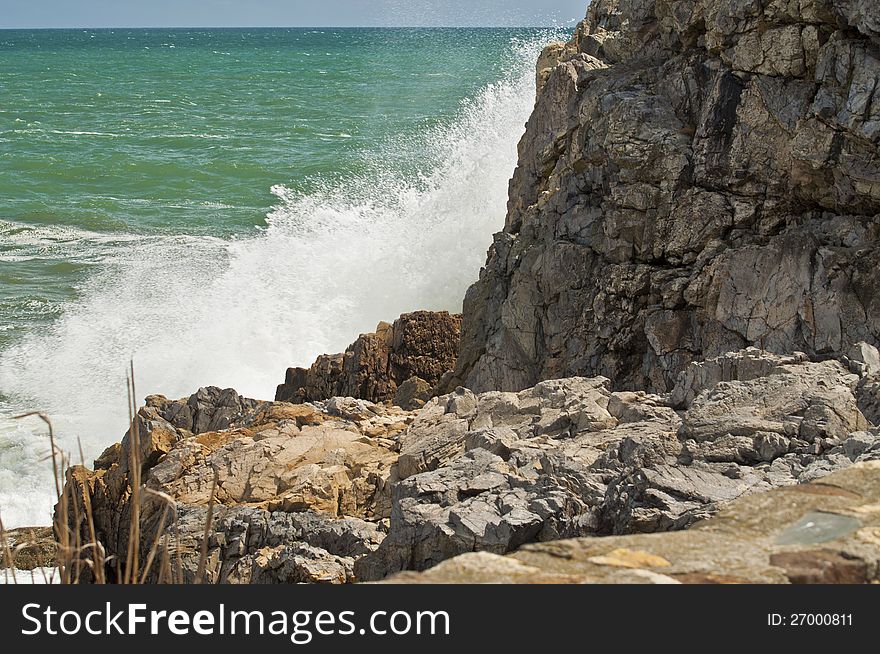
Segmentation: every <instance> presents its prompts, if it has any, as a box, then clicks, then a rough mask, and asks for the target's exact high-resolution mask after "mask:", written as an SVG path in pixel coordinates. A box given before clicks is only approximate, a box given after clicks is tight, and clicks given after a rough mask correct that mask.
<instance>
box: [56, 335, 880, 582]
mask: <svg viewBox="0 0 880 654" xmlns="http://www.w3.org/2000/svg"><path fill="white" fill-rule="evenodd" d="M865 379H868V378H865ZM865 379H860V378H859V377H858V376H857V375H854V374H852V373H850V372H849V371H848V369H847V368H846V367H845V366H844V365H843V364H842V363H841V362H839V361H833V360H829V361H821V362H814V361H807V360H804V357H803V356H801V355H795V356H787V357H781V356H778V355H773V354H769V353H762V352H760V351H758V350H754V349H752V350H745V351H742V352H739V353H727V354H725V355H723V356H721V357H719V358H717V359H712V360H708V361H705V362H703V363H700V364H696V363H695V364H692V365H691V366H690V367H689V368H688V369H687V370H686V371H685V372H683V373H682V376H681V388H683V389H687V390H686V392H683V393H681V392H673V393H669V394H668V395H666V396H659V395H651V394H648V393H645V392H630V391H618V392H613V391H611V390H610V382H609V380H607V379H605V378H593V379H587V378H569V379H560V380H550V381H545V382H542V383H540V384H538V385H536V386H535V387H533V388H530V389H527V390H524V391H521V392H519V393H502V392H495V391H493V392H487V393H481V394H475V393H473V392H471V391H469V390H467V389H464V388H459V389H457V390H456V391H455V392H453V393H450V394H448V395H445V396H442V397H436V398H433V399H431V400H430V401H429V402H428V403H427V404H426V405H425V406H424V408H423V409H421V410H420V411H419V412H418V413H415V414H413V413H409V412H406V411H403V410H402V409H399V408H397V407H392V406H388V405H377V404H373V403H370V402H368V401H366V400H361V399H355V398H331V399H330V400H327V401H324V402H317V403H311V404H301V405H294V404H288V403H283V402H256V401H253V400H247V399H244V398H241V397H239V396H238V395H237V394H235V393H234V392H233V391H220V390H219V389H202V390H201V391H199V393H197V394H196V395H194V396H192V397H191V398H188V399H186V400H180V401H175V402H172V401H169V400H166V399H165V398H162V397H159V396H154V397H151V398H150V399H149V401H148V404H147V406H145V407H144V408H142V409H141V410H140V411H139V413H138V418H137V421H136V424H137V426H138V430H137V432H132V433H129V434H127V435H126V438H125V439H124V440H123V442H122V444H120V445H118V446H115V447H113V448H109V449H108V450H107V452H105V453H104V455H102V457H101V459H100V460H99V461H100V464H101V465H100V466H97V467H96V471H95V472H91V471H88V470H85V469H84V468H75V469H73V470H72V471H71V473H70V474H69V476H68V484H67V492H68V493H69V496H68V497H70V498H71V500H72V501H73V502H76V506H77V507H78V510H77V511H74V512H73V516H70V515H69V516H68V518H69V519H70V521H71V526H72V528H73V529H75V530H78V533H79V534H80V536H81V538H83V539H85V538H86V537H87V535H88V529H87V525H86V523H85V522H84V520H83V516H84V515H85V513H84V507H85V506H86V504H87V503H88V504H89V505H90V506H91V507H92V508H93V510H94V517H95V527H96V531H97V534H98V538H99V540H100V541H101V544H102V546H103V548H104V550H105V551H106V553H107V555H108V556H111V557H114V558H113V560H114V561H117V562H118V563H119V564H120V565H122V566H124V564H125V561H126V557H127V556H128V547H129V540H128V539H129V532H128V524H129V521H130V519H131V515H132V509H133V507H132V491H131V487H130V484H131V480H132V477H133V475H132V472H133V471H132V468H131V453H132V445H133V443H134V441H135V438H134V436H135V435H137V436H140V434H141V431H143V434H144V438H138V441H139V443H140V449H139V450H138V451H139V453H140V458H139V459H138V462H139V463H140V473H141V476H142V479H143V488H142V489H141V492H140V495H141V500H140V511H141V518H142V524H141V530H140V539H139V541H138V542H139V547H140V549H141V551H142V552H147V551H150V549H151V548H152V546H153V544H154V543H157V542H159V543H160V547H159V549H160V551H161V552H169V553H174V556H172V557H170V558H171V560H172V562H173V565H172V564H171V563H167V564H164V563H163V564H160V563H159V562H161V561H163V558H162V556H159V557H158V558H157V559H156V561H155V562H154V563H155V564H154V565H153V567H152V568H151V569H150V571H149V573H148V578H150V579H158V578H166V577H163V575H166V576H167V575H168V574H171V573H170V572H169V570H171V571H172V572H174V571H176V572H175V574H178V576H179V577H180V578H181V579H182V580H184V581H194V580H195V579H196V578H197V569H198V561H199V556H200V552H201V549H202V539H203V533H204V529H205V524H206V521H207V506H208V505H209V503H210V502H211V497H212V496H211V491H212V489H213V490H214V495H213V498H214V505H215V506H214V512H213V518H212V523H211V526H210V530H209V541H208V544H207V553H208V558H207V565H206V571H205V579H206V580H207V581H210V582H216V583H276V582H277V583H294V582H296V583H299V582H304V583H305V582H309V583H311V582H315V583H348V582H352V581H363V580H377V579H381V578H384V577H385V576H387V575H388V574H391V573H395V572H399V571H401V570H407V569H413V570H422V569H426V568H429V567H431V566H433V565H436V564H438V563H440V562H442V561H444V560H446V559H449V558H451V557H454V556H457V555H459V554H462V553H465V552H472V551H480V552H490V553H495V554H506V553H507V552H510V551H512V550H515V549H517V548H519V547H521V546H523V545H525V544H528V543H534V542H548V541H553V540H559V539H562V538H569V537H577V536H589V535H609V534H629V533H638V532H660V531H669V530H679V529H684V528H688V527H690V526H691V525H693V524H694V523H696V522H698V521H699V520H701V519H704V518H706V517H709V516H711V515H712V514H714V513H715V512H716V511H717V510H718V509H719V507H723V506H725V505H727V504H728V503H730V502H732V501H734V500H736V499H737V498H740V497H742V496H744V495H747V494H752V493H757V492H762V491H766V490H769V489H772V488H774V487H779V486H789V485H795V484H798V483H805V482H810V481H813V480H815V479H818V478H820V477H823V476H825V475H828V474H830V473H832V472H834V471H836V470H840V469H843V468H846V467H848V466H850V465H852V464H853V463H854V462H864V461H872V460H880V430H878V428H877V426H876V425H870V424H869V422H868V421H867V420H866V419H865V417H864V415H863V414H862V413H861V412H860V411H859V408H858V405H857V399H856V395H855V394H854V393H857V392H858V389H859V388H860V385H861V383H862V382H864V381H865ZM694 394H696V396H695V397H693V398H692V399H689V400H686V401H684V403H683V404H682V403H681V402H680V401H679V400H678V398H679V397H686V398H687V397H690V396H692V395H694ZM193 406H198V407H199V409H198V411H190V414H189V417H186V418H185V419H184V418H181V416H182V415H184V412H185V410H189V409H190V408H192V407H193ZM676 407H678V408H676ZM198 416H204V417H205V418H204V419H201V418H199V417H198ZM171 419H179V421H178V424H180V425H182V426H181V427H177V426H175V425H174V424H172V423H171V422H169V420H171ZM215 420H221V421H222V422H221V423H220V424H224V425H226V427H225V428H224V429H221V430H219V431H198V430H199V429H202V428H209V427H210V426H211V425H214V424H217V423H216V422H214V421H215ZM190 428H195V430H196V432H193V431H190ZM215 484H216V485H215ZM169 503H170V504H169ZM171 508H173V511H172V510H171ZM175 515H176V516H177V520H176V522H174V519H173V516H175ZM77 518H78V519H79V522H77V521H76V520H77ZM177 553H179V554H180V556H179V558H178V556H177ZM144 561H145V559H144V557H142V558H141V559H140V563H141V565H143V563H144ZM114 574H115V572H114V571H113V570H108V578H110V579H113V578H114V577H113V575H114Z"/></svg>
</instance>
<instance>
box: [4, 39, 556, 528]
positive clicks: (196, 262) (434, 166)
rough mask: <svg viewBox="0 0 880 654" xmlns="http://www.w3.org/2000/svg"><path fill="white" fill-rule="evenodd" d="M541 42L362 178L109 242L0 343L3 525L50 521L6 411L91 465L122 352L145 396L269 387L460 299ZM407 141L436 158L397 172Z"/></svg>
mask: <svg viewBox="0 0 880 654" xmlns="http://www.w3.org/2000/svg"><path fill="white" fill-rule="evenodd" d="M542 43H543V42H541V43H539V42H534V43H528V44H516V45H515V47H517V48H518V56H517V57H516V64H515V65H514V66H512V68H511V70H509V71H508V72H507V74H506V75H505V76H504V78H503V79H501V80H500V81H499V82H498V83H495V84H492V85H490V86H488V87H486V88H485V89H484V90H483V91H482V92H480V93H479V94H478V95H477V96H476V97H475V98H473V99H472V100H470V101H468V102H467V103H465V104H464V105H463V106H462V108H461V111H460V114H459V116H458V118H457V119H456V120H454V121H452V122H451V123H450V124H447V125H445V126H442V127H439V128H435V129H433V130H430V131H429V132H428V133H426V134H422V135H419V136H407V137H401V138H400V139H398V140H395V141H394V142H393V143H391V144H389V148H388V150H387V151H386V152H384V153H380V154H379V155H377V156H376V158H375V160H373V161H371V162H368V165H367V166H366V169H367V170H368V172H367V173H364V174H362V175H361V176H359V177H355V178H347V179H341V180H336V181H327V183H326V184H324V186H323V190H321V191H319V192H312V193H310V194H301V193H297V192H296V191H295V190H293V189H290V188H287V187H284V186H277V187H275V188H274V189H273V192H274V193H275V195H276V196H277V198H278V203H277V205H276V208H275V209H274V210H273V211H272V213H271V214H270V215H269V217H268V226H267V227H266V228H265V229H264V230H262V231H260V232H258V233H257V234H255V235H254V236H253V237H250V238H240V239H237V240H226V239H220V238H212V237H194V236H165V237H151V238H149V239H147V238H135V239H133V240H129V241H125V240H124V239H121V238H119V237H118V235H117V236H116V237H114V243H113V245H114V247H112V248H107V249H106V251H105V252H104V254H105V257H104V259H103V261H102V265H101V266H100V268H101V271H100V272H99V273H98V274H96V275H95V276H94V277H93V278H92V279H91V280H90V281H89V282H88V285H87V287H86V288H85V289H84V292H83V294H82V299H81V300H80V301H78V302H76V303H74V304H73V305H71V306H67V307H65V310H64V313H63V315H62V316H61V317H60V318H59V319H58V320H57V321H56V322H55V323H54V324H53V325H52V326H51V327H50V328H49V329H48V330H46V331H45V332H44V333H34V334H31V335H29V336H27V337H25V338H24V340H23V341H21V342H19V343H18V344H16V345H15V346H13V347H11V348H10V349H8V350H7V351H4V352H0V400H4V399H5V402H6V406H5V407H3V406H0V511H2V515H3V518H4V521H5V523H6V525H7V526H9V527H14V526H16V525H31V524H40V523H46V522H47V520H48V518H49V515H50V511H51V505H52V489H53V485H52V481H51V476H50V473H49V464H48V463H46V462H45V460H44V458H45V456H46V454H47V453H48V442H47V440H46V438H45V436H44V435H43V434H44V430H43V429H42V424H41V423H39V421H36V422H35V421H33V420H31V421H25V422H16V421H13V420H11V419H10V418H9V416H11V415H12V414H13V413H14V412H16V411H19V410H25V409H27V410H33V409H37V410H41V411H45V412H47V413H48V414H50V415H51V416H52V418H53V420H54V422H55V426H56V430H57V433H58V434H59V439H60V442H61V444H62V447H63V448H65V449H66V450H68V451H71V452H76V451H77V439H80V440H81V442H82V445H83V449H84V451H85V456H86V457H87V461H88V460H89V459H90V458H92V457H94V456H95V455H96V454H98V453H100V451H101V450H102V449H103V448H104V447H106V446H107V445H109V444H110V443H112V442H114V441H117V440H118V439H119V438H120V437H121V436H122V434H123V432H124V431H125V427H126V422H127V413H126V384H125V370H126V366H127V364H128V362H129V360H130V359H133V361H134V365H135V368H136V372H137V386H138V387H137V390H138V395H139V396H140V397H141V398H143V397H144V396H145V395H147V394H151V393H162V394H164V395H166V396H169V397H183V396H186V395H189V394H190V393H192V392H194V391H195V390H196V389H198V388H199V387H200V386H207V385H216V386H221V387H233V388H235V389H237V390H238V391H239V392H241V393H243V394H245V395H249V396H252V397H258V398H269V399H271V398H272V397H273V396H274V390H275V386H276V385H277V384H278V383H280V382H281V381H282V380H283V377H284V371H285V369H286V368H287V367H288V366H290V365H292V364H299V365H301V364H308V363H309V362H310V361H311V360H312V359H313V358H314V357H315V356H316V355H318V354H320V353H323V352H335V351H341V350H342V349H344V347H345V346H346V345H347V344H348V343H349V342H351V341H352V340H353V339H354V338H355V337H356V336H357V334H358V333H360V332H364V331H369V330H372V329H373V328H375V326H376V324H377V323H378V322H379V321H380V320H391V319H394V318H395V317H397V316H398V315H399V314H400V313H402V312H406V311H410V310H416V309H437V310H439V309H447V310H452V311H459V310H460V309H461V301H462V297H463V296H464V292H465V290H466V289H467V287H468V285H469V284H471V283H472V282H473V281H474V280H475V279H476V277H477V275H478V272H479V269H480V266H481V265H482V264H483V262H484V260H485V253H486V249H487V247H488V245H489V244H490V243H491V238H492V234H493V233H494V232H496V231H498V230H499V229H500V228H501V227H502V225H503V223H504V214H505V208H506V199H507V185H508V180H509V178H510V175H511V173H512V171H513V169H514V166H515V164H516V144H517V141H518V140H519V138H520V135H521V134H522V132H523V126H524V124H525V121H526V120H527V118H528V116H529V113H530V111H531V109H532V106H533V102H534V68H533V66H534V61H535V58H536V55H537V52H538V50H539V48H540V46H541V44H542ZM404 150H405V151H407V152H408V153H409V154H410V155H414V156H412V157H410V158H411V159H412V160H421V161H428V162H430V165H427V166H424V165H423V166H415V167H411V170H412V172H411V173H405V174H403V173H401V172H400V170H399V169H400V166H394V165H391V163H389V162H390V161H393V160H394V159H395V158H396V157H398V155H399V154H400V152H401V151H404ZM56 236H58V235H57V234H56ZM33 237H34V235H33V234H28V235H22V236H21V238H33ZM89 237H91V238H89ZM48 240H49V242H52V240H53V239H52V238H51V237H50V238H48ZM98 240H99V239H97V238H95V237H93V235H86V238H85V239H84V241H83V247H85V248H90V247H94V246H95V245H96V241H98ZM4 396H5V398H4ZM78 458H79V457H78V455H75V456H74V459H75V460H78Z"/></svg>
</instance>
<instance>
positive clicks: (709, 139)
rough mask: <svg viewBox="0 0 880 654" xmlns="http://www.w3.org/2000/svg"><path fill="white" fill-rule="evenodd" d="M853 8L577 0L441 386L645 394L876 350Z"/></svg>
mask: <svg viewBox="0 0 880 654" xmlns="http://www.w3.org/2000/svg"><path fill="white" fill-rule="evenodd" d="M877 15H878V12H877V6H876V2H875V1H874V0H847V1H846V2H839V1H837V0H835V1H833V2H832V0H799V1H797V2H791V1H788V0H760V1H755V0H725V1H724V2H717V1H716V0H676V1H675V2H673V1H671V0H594V2H593V3H592V5H591V6H590V9H589V15H588V17H587V19H586V21H585V22H584V23H582V24H581V25H580V26H579V28H578V30H577V33H576V34H575V37H574V39H573V40H572V42H571V43H568V44H554V45H553V46H551V47H550V48H548V50H547V51H545V53H544V54H543V55H542V57H541V61H540V62H539V65H538V69H539V70H538V83H539V89H540V92H539V94H538V99H537V104H536V107H535V111H534V114H533V115H532V117H531V119H530V120H529V123H528V126H527V131H526V134H525V136H524V138H523V139H522V142H521V143H520V149H519V166H518V168H517V170H516V172H515V174H514V177H513V180H512V182H511V185H510V200H509V211H508V216H507V221H506V225H505V228H504V231H503V232H502V233H500V234H498V235H497V236H496V238H495V242H494V243H493V245H492V247H491V249H490V252H489V257H488V262H487V264H486V267H485V269H484V270H483V271H482V273H481V276H480V280H479V282H478V283H477V284H475V285H474V286H473V287H472V288H471V289H470V291H469V292H468V294H467V298H466V300H465V308H464V324H463V333H462V347H461V352H460V356H459V359H458V365H457V371H456V378H455V379H454V380H453V381H452V382H451V384H450V385H449V386H448V387H447V388H448V390H451V389H453V388H454V387H455V386H456V385H461V386H465V387H467V388H471V389H473V390H474V391H477V392H479V391H486V390H504V391H517V390H520V389H523V388H527V387H529V386H532V385H534V384H535V383H537V382H539V381H541V380H545V379H553V378H563V377H571V376H587V377H593V376H596V375H601V376H605V377H608V378H609V379H611V380H612V382H611V383H612V387H613V388H614V389H630V390H644V391H647V392H655V393H663V392H667V391H668V390H670V389H671V388H672V387H673V386H674V384H675V382H676V379H677V375H678V373H679V372H681V371H682V370H684V369H686V368H687V367H688V364H689V363H691V362H692V361H699V360H702V359H705V358H712V357H716V356H719V355H721V354H723V353H725V352H730V351H737V350H740V349H742V348H744V347H747V346H758V347H761V348H762V349H766V350H769V351H772V352H778V353H789V352H795V351H802V352H805V353H807V354H808V355H810V356H811V357H816V356H823V355H835V356H838V355H845V354H847V353H848V352H849V349H850V347H851V345H852V344H854V343H856V342H859V341H867V342H868V343H870V344H873V345H876V344H877V343H878V339H880V299H878V298H880V245H878V238H880V147H878V146H880V92H878V91H877V85H878V79H880V32H878V19H877Z"/></svg>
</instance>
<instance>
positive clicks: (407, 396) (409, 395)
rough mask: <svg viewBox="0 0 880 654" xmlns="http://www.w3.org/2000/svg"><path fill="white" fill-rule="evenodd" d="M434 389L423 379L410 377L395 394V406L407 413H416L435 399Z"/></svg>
mask: <svg viewBox="0 0 880 654" xmlns="http://www.w3.org/2000/svg"><path fill="white" fill-rule="evenodd" d="M433 393H434V388H433V387H432V386H431V385H430V384H429V383H428V382H426V381H425V380H424V379H422V378H421V377H410V378H409V379H407V380H406V381H405V382H403V383H402V384H401V385H400V386H399V387H398V389H397V392H396V393H395V394H394V406H399V407H400V408H402V409H405V410H407V411H415V410H417V409H421V408H422V407H423V406H425V403H426V402H427V401H428V400H430V399H431V397H433Z"/></svg>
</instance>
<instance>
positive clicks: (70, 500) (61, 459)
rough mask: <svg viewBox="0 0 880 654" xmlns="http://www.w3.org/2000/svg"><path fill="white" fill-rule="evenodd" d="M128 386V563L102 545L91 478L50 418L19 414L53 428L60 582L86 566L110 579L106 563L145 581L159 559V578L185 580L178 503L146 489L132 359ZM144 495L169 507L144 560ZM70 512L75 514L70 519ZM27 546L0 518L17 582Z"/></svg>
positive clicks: (123, 579)
mask: <svg viewBox="0 0 880 654" xmlns="http://www.w3.org/2000/svg"><path fill="white" fill-rule="evenodd" d="M127 387H128V402H129V406H128V409H129V452H128V467H129V477H128V486H129V521H128V522H129V530H128V534H127V536H128V540H127V548H126V553H125V561H124V562H123V561H121V560H120V557H118V556H109V557H108V556H106V553H105V550H104V547H103V545H102V544H101V543H100V541H99V540H98V537H97V529H96V527H95V515H94V507H93V506H92V499H91V490H92V489H91V488H90V487H89V484H88V481H87V480H85V479H83V478H77V477H76V476H75V475H74V473H73V469H72V468H71V465H70V457H69V456H66V455H65V454H64V453H63V452H62V451H61V450H60V449H59V448H58V446H57V444H56V442H55V431H54V428H53V426H52V421H51V420H50V419H49V417H48V416H47V415H45V414H43V413H40V412H36V411H34V412H30V413H25V414H23V415H20V416H16V419H17V420H23V419H25V418H30V417H38V418H40V419H41V420H42V421H43V422H45V423H46V425H47V426H48V429H49V445H50V448H51V453H50V456H49V457H48V458H50V459H51V461H52V473H53V478H54V482H55V492H56V497H57V500H58V503H57V505H56V510H55V517H54V520H53V525H52V526H53V532H54V534H55V540H56V543H57V547H56V555H55V565H56V567H57V569H58V575H59V581H60V583H61V584H75V583H80V582H81V581H83V575H84V573H85V572H86V571H88V572H90V575H89V577H88V580H89V581H93V582H94V583H98V584H104V583H107V581H108V578H107V570H108V567H110V569H112V570H115V575H116V576H115V581H116V582H117V583H122V584H145V583H147V581H148V580H149V579H150V574H151V572H152V570H153V568H154V566H155V564H156V561H157V560H158V562H159V569H158V572H157V575H156V581H157V583H160V584H161V583H183V581H184V573H183V547H182V546H181V538H180V523H179V519H178V513H177V502H176V501H175V500H174V499H173V498H172V497H170V496H168V495H166V494H165V493H160V492H158V491H154V490H152V489H148V488H146V487H145V486H144V485H143V480H142V475H143V469H142V465H143V461H142V452H141V443H140V437H141V434H140V421H139V419H138V406H137V391H136V387H135V370H134V364H133V363H132V364H131V366H130V369H129V371H128V374H127ZM77 444H78V447H79V456H80V462H81V464H82V467H83V468H85V467H86V466H85V456H84V454H83V450H82V444H81V443H80V442H79V441H77ZM62 482H64V483H62ZM218 483H219V479H218V475H217V472H216V471H215V472H214V480H213V483H212V486H211V497H210V499H209V502H208V511H207V516H206V518H205V527H204V532H203V538H202V543H201V551H200V556H199V565H198V571H197V574H196V583H202V581H203V579H204V575H205V568H206V565H207V558H208V541H209V540H210V534H211V527H212V524H213V515H214V503H215V496H216V491H217V485H218ZM144 495H152V496H154V497H157V498H159V499H160V500H161V501H162V502H163V503H164V504H165V507H164V509H163V512H162V515H161V518H160V520H159V522H158V523H157V525H156V528H155V537H154V539H153V543H152V546H151V547H150V550H149V552H148V553H147V557H146V560H145V561H144V563H143V565H141V560H140V556H141V552H140V540H141V526H142V525H141V521H142V515H141V502H142V498H143V496H144ZM169 514H173V531H174V543H172V542H171V540H170V537H169V534H168V532H167V529H166V526H167V522H168V516H169ZM71 517H72V518H73V520H72V521H71ZM71 525H73V526H71ZM83 525H84V526H85V528H86V530H87V539H88V541H87V542H83ZM172 545H173V547H172ZM24 546H25V545H24V544H22V545H20V546H18V547H17V548H13V547H12V545H11V544H10V542H9V538H8V535H7V531H6V530H5V528H4V526H3V522H2V520H0V549H2V556H3V561H4V563H5V565H6V571H7V574H8V575H11V576H12V579H13V583H17V579H16V576H15V567H14V562H15V556H16V553H17V551H18V550H19V549H20V548H21V547H24ZM172 550H173V551H174V553H176V557H175V556H173V554H172ZM42 574H43V579H44V581H46V582H47V583H48V581H49V579H48V578H47V577H46V573H45V571H44V570H43V571H42Z"/></svg>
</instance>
